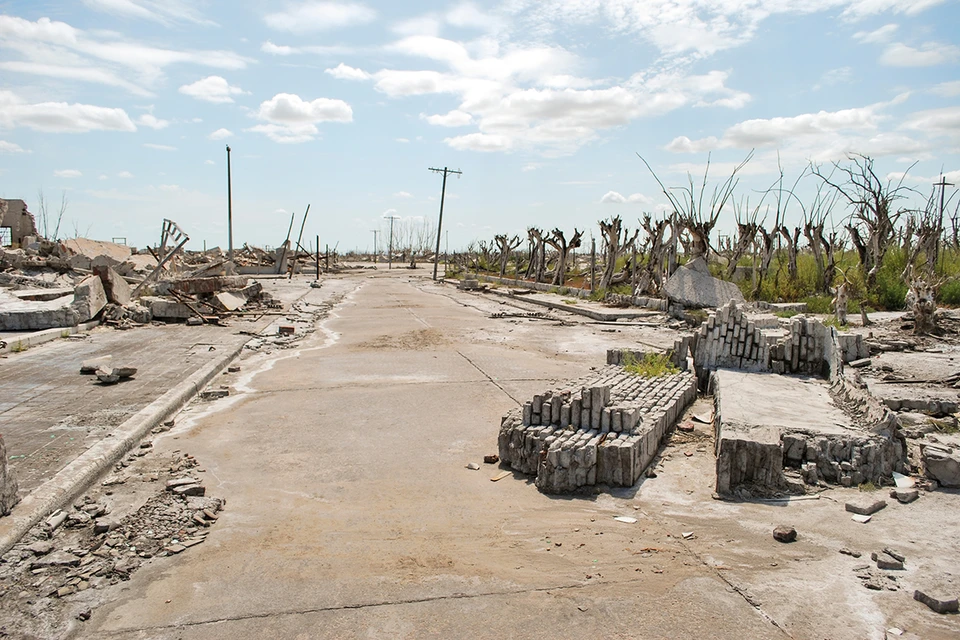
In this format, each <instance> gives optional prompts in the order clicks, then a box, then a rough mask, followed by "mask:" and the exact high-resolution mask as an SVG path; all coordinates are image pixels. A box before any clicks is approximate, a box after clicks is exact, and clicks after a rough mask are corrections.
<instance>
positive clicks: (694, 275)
mask: <svg viewBox="0 0 960 640" xmlns="http://www.w3.org/2000/svg"><path fill="white" fill-rule="evenodd" d="M663 292H664V293H665V294H666V296H667V298H668V299H669V300H670V301H671V302H674V303H677V304H681V305H683V306H684V307H691V308H697V309H700V308H704V307H720V306H722V305H725V304H726V303H728V302H730V301H731V300H735V301H737V302H740V303H742V302H744V298H743V293H741V291H740V288H739V287H738V286H737V285H735V284H734V283H732V282H726V281H724V280H720V279H719V278H714V277H713V276H712V275H710V270H709V269H708V268H707V262H706V260H704V259H703V258H697V259H695V260H692V261H690V262H689V263H687V264H685V265H683V266H681V267H680V268H679V269H677V270H676V271H675V272H674V274H673V275H672V276H670V278H669V279H668V280H667V282H666V284H664V287H663Z"/></svg>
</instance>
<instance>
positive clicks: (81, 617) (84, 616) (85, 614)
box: [77, 609, 92, 622]
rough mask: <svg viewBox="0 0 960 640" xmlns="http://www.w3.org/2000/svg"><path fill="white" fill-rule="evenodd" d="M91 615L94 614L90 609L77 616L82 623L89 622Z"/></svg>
mask: <svg viewBox="0 0 960 640" xmlns="http://www.w3.org/2000/svg"><path fill="white" fill-rule="evenodd" d="M91 613H92V612H91V611H90V609H84V610H83V611H81V612H80V613H78V614H77V620H79V621H80V622H86V621H87V620H89V619H90V615H91Z"/></svg>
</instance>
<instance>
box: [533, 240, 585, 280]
mask: <svg viewBox="0 0 960 640" xmlns="http://www.w3.org/2000/svg"><path fill="white" fill-rule="evenodd" d="M582 238H583V231H578V230H577V229H576V228H574V230H573V237H572V238H570V241H569V242H567V239H566V237H565V236H564V233H563V231H561V230H560V229H559V228H557V229H554V230H553V231H552V232H551V234H550V237H548V238H544V239H543V241H544V242H546V243H547V244H549V245H550V246H551V247H553V248H554V250H555V251H556V252H557V269H556V273H555V274H554V276H553V284H554V285H558V286H561V287H562V286H563V284H564V283H565V282H566V279H567V262H568V261H569V259H570V254H571V253H573V252H574V251H575V250H576V249H577V247H579V246H580V244H581V243H582Z"/></svg>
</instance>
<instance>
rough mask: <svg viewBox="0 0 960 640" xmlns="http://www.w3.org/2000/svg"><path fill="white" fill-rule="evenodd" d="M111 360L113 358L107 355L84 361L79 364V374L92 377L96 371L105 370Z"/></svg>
mask: <svg viewBox="0 0 960 640" xmlns="http://www.w3.org/2000/svg"><path fill="white" fill-rule="evenodd" d="M112 359H113V356H110V355H107V356H100V357H99V358H91V359H90V360H84V361H83V362H81V363H80V373H81V374H83V375H93V374H95V373H96V372H97V369H106V368H107V367H108V366H109V365H110V361H111V360H112Z"/></svg>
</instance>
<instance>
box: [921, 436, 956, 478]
mask: <svg viewBox="0 0 960 640" xmlns="http://www.w3.org/2000/svg"><path fill="white" fill-rule="evenodd" d="M920 452H921V459H922V461H923V470H924V473H925V474H926V476H927V477H928V478H932V479H934V480H936V481H937V482H939V483H940V485H941V486H944V487H949V488H954V489H957V488H960V448H958V447H957V446H956V444H954V446H950V445H948V444H944V443H933V442H922V443H921V444H920Z"/></svg>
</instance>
